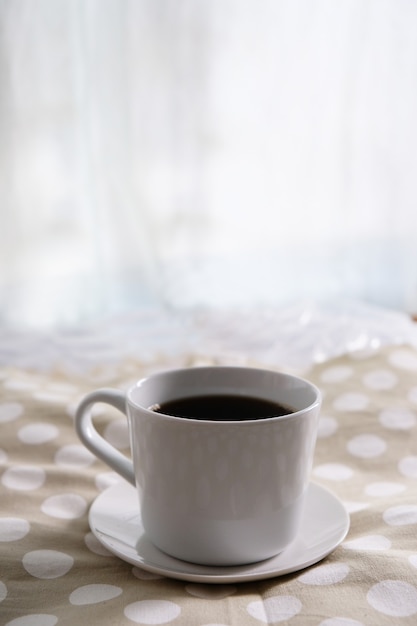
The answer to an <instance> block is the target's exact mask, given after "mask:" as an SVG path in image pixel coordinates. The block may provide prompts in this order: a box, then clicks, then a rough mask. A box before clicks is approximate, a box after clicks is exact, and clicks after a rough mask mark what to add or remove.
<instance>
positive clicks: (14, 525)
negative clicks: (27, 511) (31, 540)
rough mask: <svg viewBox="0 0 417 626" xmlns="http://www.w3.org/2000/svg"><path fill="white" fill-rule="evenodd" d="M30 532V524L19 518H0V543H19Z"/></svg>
mask: <svg viewBox="0 0 417 626" xmlns="http://www.w3.org/2000/svg"><path fill="white" fill-rule="evenodd" d="M29 531H30V524H29V522H28V521H27V520H25V519H22V518H20V517H0V541H5V542H6V541H7V542H8V541H19V540H20V539H23V537H25V536H26V535H27V534H28V532H29Z"/></svg>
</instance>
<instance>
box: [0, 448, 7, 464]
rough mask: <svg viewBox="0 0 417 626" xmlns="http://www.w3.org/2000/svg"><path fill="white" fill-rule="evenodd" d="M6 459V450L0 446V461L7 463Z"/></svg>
mask: <svg viewBox="0 0 417 626" xmlns="http://www.w3.org/2000/svg"><path fill="white" fill-rule="evenodd" d="M7 459H8V456H7V454H6V452H5V451H4V450H3V449H2V448H0V463H1V464H2V465H4V464H5V463H7Z"/></svg>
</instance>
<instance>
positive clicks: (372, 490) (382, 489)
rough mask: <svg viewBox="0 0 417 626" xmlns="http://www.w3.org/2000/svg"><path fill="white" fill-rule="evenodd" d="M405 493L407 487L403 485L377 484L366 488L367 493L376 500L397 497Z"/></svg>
mask: <svg viewBox="0 0 417 626" xmlns="http://www.w3.org/2000/svg"><path fill="white" fill-rule="evenodd" d="M403 491H405V486H404V485H401V483H390V482H377V483H370V484H369V485H367V486H366V487H365V493H366V495H368V496H372V497H374V498H384V497H389V496H395V495H397V494H399V493H402V492H403Z"/></svg>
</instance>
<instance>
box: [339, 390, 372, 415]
mask: <svg viewBox="0 0 417 626" xmlns="http://www.w3.org/2000/svg"><path fill="white" fill-rule="evenodd" d="M368 404H369V398H368V396H366V395H365V394H364V393H360V392H359V391H348V392H346V393H342V394H340V396H337V398H336V399H335V400H334V402H333V407H334V408H335V409H336V410H337V411H363V410H364V409H366V407H367V406H368Z"/></svg>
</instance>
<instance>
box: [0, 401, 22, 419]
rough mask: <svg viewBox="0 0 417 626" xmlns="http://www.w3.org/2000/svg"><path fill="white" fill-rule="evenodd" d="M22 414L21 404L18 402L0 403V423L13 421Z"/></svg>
mask: <svg viewBox="0 0 417 626" xmlns="http://www.w3.org/2000/svg"><path fill="white" fill-rule="evenodd" d="M22 414H23V406H22V405H21V404H20V403H19V402H3V403H2V404H0V424H2V423H5V422H13V421H14V420H16V419H18V418H19V417H20V416H21V415H22Z"/></svg>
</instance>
